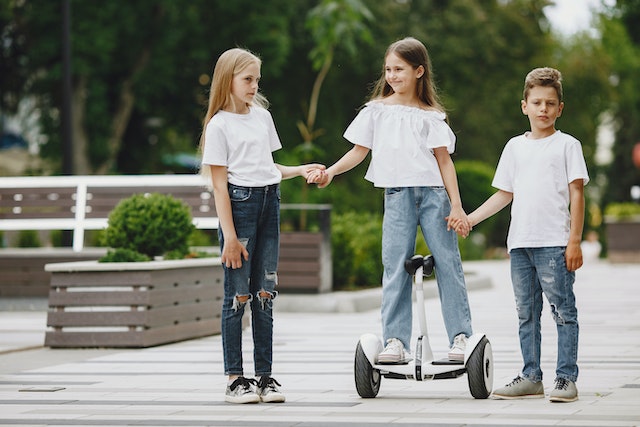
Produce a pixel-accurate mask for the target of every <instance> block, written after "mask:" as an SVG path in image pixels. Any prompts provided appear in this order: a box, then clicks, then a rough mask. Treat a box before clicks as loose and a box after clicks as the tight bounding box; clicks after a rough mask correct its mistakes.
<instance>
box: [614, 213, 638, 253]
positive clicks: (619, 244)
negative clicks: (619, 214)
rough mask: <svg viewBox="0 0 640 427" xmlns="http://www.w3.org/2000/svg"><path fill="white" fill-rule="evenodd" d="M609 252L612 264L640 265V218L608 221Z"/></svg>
mask: <svg viewBox="0 0 640 427" xmlns="http://www.w3.org/2000/svg"><path fill="white" fill-rule="evenodd" d="M606 230H607V251H608V257H609V261H610V262H612V263H640V218H637V219H634V220H629V221H615V220H613V219H606Z"/></svg>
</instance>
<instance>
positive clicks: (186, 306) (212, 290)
mask: <svg viewBox="0 0 640 427" xmlns="http://www.w3.org/2000/svg"><path fill="white" fill-rule="evenodd" d="M204 184H205V183H204V181H202V178H201V177H199V176H197V175H132V176H122V175H121V176H54V177H17V178H0V230H4V231H19V230H70V231H72V233H73V239H72V240H73V244H72V247H71V248H37V249H18V248H16V249H12V248H4V249H2V250H0V267H1V268H2V274H0V296H3V297H5V296H22V297H24V296H30V297H31V296H48V298H49V312H48V318H47V326H48V327H49V329H48V331H47V332H46V335H45V345H47V346H50V347H147V346H152V345H158V344H164V343H168V342H174V341H179V340H184V339H190V338H195V337H200V336H205V335H211V334H215V333H219V332H220V318H221V309H222V303H221V299H222V295H223V269H222V265H221V263H220V259H219V258H202V259H195V260H178V261H164V262H162V263H159V262H157V261H151V262H146V263H97V262H95V260H96V259H98V258H99V257H100V256H101V255H102V253H104V252H106V249H105V248H85V231H86V230H100V229H103V228H105V227H106V226H107V223H108V216H109V213H110V212H111V210H112V209H113V208H114V207H115V206H116V205H117V204H118V202H120V200H122V199H123V198H126V197H129V196H131V195H132V194H138V193H164V194H171V195H172V196H174V197H176V198H178V199H181V200H183V201H184V202H186V203H187V204H188V205H189V206H190V207H191V214H192V216H193V222H194V225H195V226H196V227H197V228H198V229H205V230H207V229H208V230H215V229H217V228H218V225H219V224H218V218H217V216H216V212H215V204H214V201H213V198H212V195H211V193H210V192H209V191H208V190H207V189H206V186H205V185H204ZM281 208H282V209H283V210H287V209H293V210H314V211H316V212H317V213H318V215H319V223H320V228H321V231H320V232H318V233H310V232H285V233H282V234H281V245H280V246H281V248H280V262H279V271H278V277H279V282H278V290H279V291H280V292H283V291H285V292H286V291H290V292H329V291H331V290H332V282H331V280H332V277H331V276H332V268H331V242H330V210H331V207H330V205H285V204H283V205H282V206H281ZM87 259H89V260H93V261H85V262H67V261H77V260H87ZM167 263H168V264H167ZM172 264H180V265H184V269H183V270H181V271H178V272H176V271H175V270H173V269H170V268H169V267H167V265H172ZM181 268H182V267H181ZM105 269H106V270H113V271H111V272H109V273H110V274H104V273H103V272H102V271H101V272H98V270H105ZM245 320H247V319H245Z"/></svg>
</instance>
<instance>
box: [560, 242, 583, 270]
mask: <svg viewBox="0 0 640 427" xmlns="http://www.w3.org/2000/svg"><path fill="white" fill-rule="evenodd" d="M564 259H565V262H566V263H567V270H569V271H576V270H577V269H579V268H580V267H582V249H581V248H580V244H578V243H569V244H568V245H567V249H566V250H565V253H564Z"/></svg>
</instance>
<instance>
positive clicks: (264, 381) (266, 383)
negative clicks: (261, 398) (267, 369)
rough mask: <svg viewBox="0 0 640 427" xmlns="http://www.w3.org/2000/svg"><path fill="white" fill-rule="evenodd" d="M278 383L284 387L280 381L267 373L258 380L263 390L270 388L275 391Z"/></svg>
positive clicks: (259, 386)
mask: <svg viewBox="0 0 640 427" xmlns="http://www.w3.org/2000/svg"><path fill="white" fill-rule="evenodd" d="M254 381H255V380H254ZM276 385H277V386H280V387H282V386H281V385H280V383H279V382H278V381H276V380H275V378H271V377H268V376H266V375H264V376H263V377H261V378H260V381H259V382H258V388H259V389H261V390H266V389H267V388H268V389H269V390H272V391H275V390H276Z"/></svg>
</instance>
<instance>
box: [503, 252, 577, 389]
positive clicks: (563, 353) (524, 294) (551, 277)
mask: <svg viewBox="0 0 640 427" xmlns="http://www.w3.org/2000/svg"><path fill="white" fill-rule="evenodd" d="M565 249H566V248H564V247H546V248H518V249H512V250H511V253H510V255H511V281H512V283H513V292H514V295H515V298H516V309H517V311H518V321H519V334H520V350H521V351H522V359H523V362H524V368H523V369H522V376H524V377H525V378H527V379H529V380H531V381H534V382H537V381H542V369H541V368H540V340H541V333H540V315H541V314H542V304H543V301H542V294H543V293H544V295H545V296H546V297H547V301H548V302H549V306H550V307H551V315H552V316H553V319H554V320H555V322H556V327H557V330H558V360H557V362H556V379H558V378H564V379H567V380H570V381H574V382H575V381H576V380H577V379H578V363H577V360H578V333H579V328H578V309H577V308H576V297H575V295H574V293H573V283H574V282H575V273H574V272H572V271H569V270H567V264H566V261H565V258H564V255H565Z"/></svg>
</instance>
